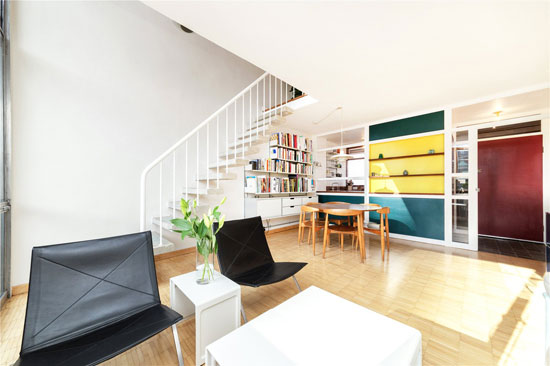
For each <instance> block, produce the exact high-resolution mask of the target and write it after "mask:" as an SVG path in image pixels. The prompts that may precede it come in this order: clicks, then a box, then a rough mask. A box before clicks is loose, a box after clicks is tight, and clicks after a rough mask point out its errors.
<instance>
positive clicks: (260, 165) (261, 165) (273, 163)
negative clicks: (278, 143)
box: [250, 159, 313, 175]
mask: <svg viewBox="0 0 550 366" xmlns="http://www.w3.org/2000/svg"><path fill="white" fill-rule="evenodd" d="M250 165H251V166H252V170H262V171H268V172H278V173H290V174H303V175H313V166H312V165H307V164H303V163H294V162H291V161H286V160H274V159H255V160H251V161H250Z"/></svg>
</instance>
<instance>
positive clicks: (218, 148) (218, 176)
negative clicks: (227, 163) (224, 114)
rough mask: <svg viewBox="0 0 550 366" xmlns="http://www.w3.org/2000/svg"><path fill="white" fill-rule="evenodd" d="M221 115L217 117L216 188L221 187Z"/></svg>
mask: <svg viewBox="0 0 550 366" xmlns="http://www.w3.org/2000/svg"><path fill="white" fill-rule="evenodd" d="M219 159H220V116H219V115H218V116H217V117H216V188H220V161H219Z"/></svg>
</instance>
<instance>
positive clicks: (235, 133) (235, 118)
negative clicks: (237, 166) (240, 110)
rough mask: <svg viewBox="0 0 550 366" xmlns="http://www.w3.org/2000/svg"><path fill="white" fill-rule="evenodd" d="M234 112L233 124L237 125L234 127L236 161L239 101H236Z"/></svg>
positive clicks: (235, 155)
mask: <svg viewBox="0 0 550 366" xmlns="http://www.w3.org/2000/svg"><path fill="white" fill-rule="evenodd" d="M233 111H234V112H235V117H234V118H233V122H235V124H234V125H233V127H234V131H233V139H234V140H235V144H234V145H233V146H235V148H234V151H233V152H234V157H235V160H237V100H235V104H234V105H233Z"/></svg>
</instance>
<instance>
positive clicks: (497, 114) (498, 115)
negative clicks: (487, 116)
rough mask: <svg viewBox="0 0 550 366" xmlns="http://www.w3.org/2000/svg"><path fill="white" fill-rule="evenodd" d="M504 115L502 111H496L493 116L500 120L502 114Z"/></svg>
mask: <svg viewBox="0 0 550 366" xmlns="http://www.w3.org/2000/svg"><path fill="white" fill-rule="evenodd" d="M501 113H502V111H496V112H493V114H494V115H495V116H496V117H497V118H500V114H501Z"/></svg>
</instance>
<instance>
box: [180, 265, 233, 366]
mask: <svg viewBox="0 0 550 366" xmlns="http://www.w3.org/2000/svg"><path fill="white" fill-rule="evenodd" d="M214 276H215V277H214V278H215V280H214V281H213V282H212V283H210V284H208V285H199V284H197V283H196V281H195V280H196V277H195V272H190V273H186V274H183V275H181V276H177V277H172V278H170V306H171V307H172V309H174V310H175V311H177V312H178V313H180V314H181V315H183V318H184V319H185V318H189V317H191V316H193V314H194V315H195V344H196V348H195V357H196V358H195V360H196V361H195V362H196V364H197V365H201V364H203V363H204V352H205V348H206V346H207V345H209V344H210V343H212V342H214V341H215V340H217V339H219V338H220V337H222V336H224V335H226V334H228V333H229V332H231V331H232V330H235V329H237V328H238V327H239V326H240V325H241V316H240V308H241V287H240V286H239V285H238V284H236V283H235V282H233V281H231V280H230V279H229V278H227V277H225V276H222V275H221V274H219V273H217V272H215V274H214Z"/></svg>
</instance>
